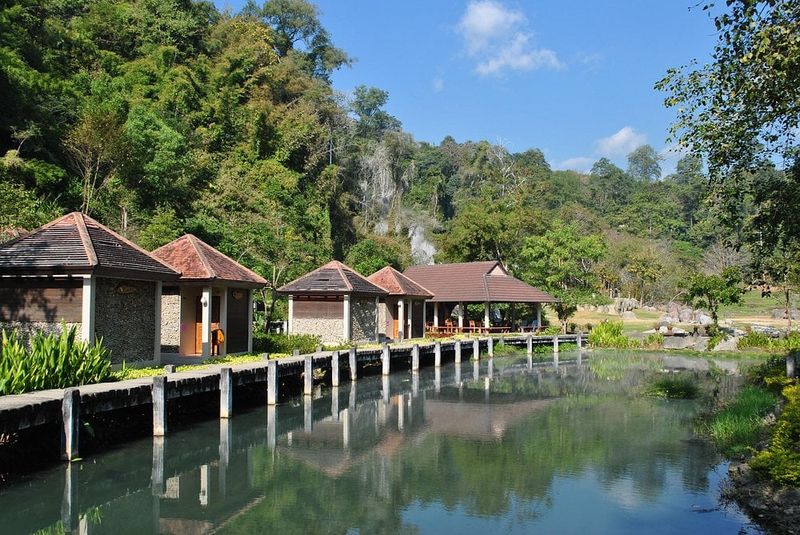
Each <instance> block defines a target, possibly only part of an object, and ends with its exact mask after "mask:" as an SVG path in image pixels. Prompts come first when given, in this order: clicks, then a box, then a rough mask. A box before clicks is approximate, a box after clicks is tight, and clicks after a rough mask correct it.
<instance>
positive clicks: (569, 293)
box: [521, 221, 606, 332]
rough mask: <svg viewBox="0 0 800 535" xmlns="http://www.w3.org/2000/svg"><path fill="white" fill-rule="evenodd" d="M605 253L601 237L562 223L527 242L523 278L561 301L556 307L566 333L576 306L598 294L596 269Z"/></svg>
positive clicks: (523, 262)
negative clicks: (582, 233)
mask: <svg viewBox="0 0 800 535" xmlns="http://www.w3.org/2000/svg"><path fill="white" fill-rule="evenodd" d="M605 250H606V243H605V240H604V239H603V238H602V236H600V235H597V234H595V235H588V236H582V235H581V234H580V233H579V231H578V229H577V227H575V226H574V225H567V224H564V223H561V222H559V221H557V222H555V223H553V225H552V226H551V227H550V228H549V229H548V230H547V231H546V232H545V233H544V234H542V235H541V236H530V237H528V238H526V239H525V241H524V245H523V248H522V252H521V264H522V266H523V269H522V273H521V274H522V278H523V280H525V281H526V282H528V283H530V284H532V285H534V286H536V287H538V288H541V289H543V290H545V291H547V292H550V293H552V294H553V295H554V296H555V297H558V298H559V299H560V302H559V303H557V304H555V305H554V308H555V310H556V313H557V314H558V319H559V320H560V321H561V329H562V331H563V332H566V329H567V322H568V321H569V318H570V316H572V314H574V313H575V311H576V310H577V305H578V304H579V303H580V302H585V301H586V300H589V299H591V295H592V293H593V292H595V291H597V280H596V277H595V271H594V267H595V264H596V263H597V262H598V261H599V260H600V259H601V258H602V257H603V255H604V254H605Z"/></svg>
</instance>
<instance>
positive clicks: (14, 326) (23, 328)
mask: <svg viewBox="0 0 800 535" xmlns="http://www.w3.org/2000/svg"><path fill="white" fill-rule="evenodd" d="M62 325H66V326H67V328H69V327H75V328H76V329H77V333H76V338H77V339H78V340H80V338H81V325H82V323H80V322H78V323H60V322H48V321H31V322H28V321H3V322H0V330H4V331H6V332H8V333H10V332H11V331H13V330H16V331H17V336H19V339H20V340H22V341H23V342H25V343H28V344H30V339H31V337H32V336H33V335H34V334H36V333H38V332H42V333H44V334H51V333H60V332H61V326H62Z"/></svg>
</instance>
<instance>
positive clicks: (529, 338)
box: [525, 334, 533, 357]
mask: <svg viewBox="0 0 800 535" xmlns="http://www.w3.org/2000/svg"><path fill="white" fill-rule="evenodd" d="M525 344H526V345H527V346H528V357H532V356H533V336H531V335H530V334H529V335H528V336H527V338H526V339H525Z"/></svg>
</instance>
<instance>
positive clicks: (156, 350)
mask: <svg viewBox="0 0 800 535" xmlns="http://www.w3.org/2000/svg"><path fill="white" fill-rule="evenodd" d="M162 287H163V283H162V282H161V281H156V291H155V297H156V306H155V324H154V325H153V327H154V331H153V332H154V334H155V336H153V338H154V340H153V360H154V361H155V362H156V363H158V364H160V363H161V293H162V291H161V290H162ZM179 343H180V342H179Z"/></svg>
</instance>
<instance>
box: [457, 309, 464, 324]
mask: <svg viewBox="0 0 800 535" xmlns="http://www.w3.org/2000/svg"><path fill="white" fill-rule="evenodd" d="M458 328H459V330H460V329H463V328H464V303H459V304H458Z"/></svg>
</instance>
